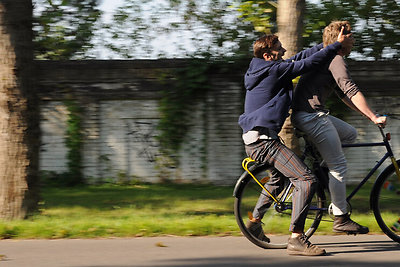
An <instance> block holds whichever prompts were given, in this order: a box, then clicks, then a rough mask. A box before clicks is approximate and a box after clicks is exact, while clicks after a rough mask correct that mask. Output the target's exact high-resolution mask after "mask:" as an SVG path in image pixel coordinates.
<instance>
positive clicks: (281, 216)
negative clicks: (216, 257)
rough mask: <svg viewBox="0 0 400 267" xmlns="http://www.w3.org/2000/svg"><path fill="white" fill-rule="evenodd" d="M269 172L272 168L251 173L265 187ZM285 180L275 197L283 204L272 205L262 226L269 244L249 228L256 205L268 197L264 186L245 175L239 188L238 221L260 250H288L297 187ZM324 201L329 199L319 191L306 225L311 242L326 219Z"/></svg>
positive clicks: (246, 235)
mask: <svg viewBox="0 0 400 267" xmlns="http://www.w3.org/2000/svg"><path fill="white" fill-rule="evenodd" d="M268 168H269V167H268V166H259V165H254V166H252V167H251V168H250V171H251V172H252V173H253V175H254V176H255V177H256V178H257V179H258V181H260V182H261V183H262V184H265V183H266V180H267V179H266V178H265V177H267V176H268ZM284 180H285V181H284V184H283V187H282V190H280V192H278V193H277V194H276V195H275V198H276V199H278V200H279V201H280V202H281V203H280V204H276V203H274V202H273V201H271V205H270V206H269V208H267V209H266V211H265V214H264V216H263V219H262V223H261V226H262V229H263V231H264V233H265V236H267V237H268V239H269V242H268V241H265V240H262V239H261V238H259V237H257V236H255V235H253V234H252V233H251V232H250V231H249V229H247V227H246V224H247V222H248V220H249V219H250V218H251V217H252V214H253V209H254V206H255V205H256V203H257V201H258V199H259V197H260V194H266V192H263V190H262V188H261V186H260V185H258V184H257V183H256V182H255V181H254V179H253V178H252V177H251V176H250V175H249V174H248V173H247V172H244V173H243V174H242V176H241V177H240V178H239V180H238V182H237V184H236V186H235V191H234V196H235V203H234V211H235V218H236V221H237V223H238V225H239V228H240V230H241V231H242V233H243V235H244V236H245V237H246V238H247V239H248V240H249V241H251V242H252V243H254V244H255V245H257V246H259V247H262V248H286V247H287V240H288V234H289V226H290V219H291V213H292V193H293V188H294V187H293V185H292V184H291V183H290V182H289V179H284ZM322 192H323V191H322ZM321 194H322V195H321ZM324 197H325V195H324V194H323V193H321V191H320V190H318V193H316V194H315V195H314V197H313V201H312V203H311V207H310V210H309V213H308V216H307V220H306V225H305V230H306V232H305V235H306V236H307V238H309V237H310V236H311V235H312V234H313V233H314V232H315V230H316V229H317V228H318V225H319V223H320V221H321V219H322V215H323V207H324V203H325V202H324V199H325V198H324Z"/></svg>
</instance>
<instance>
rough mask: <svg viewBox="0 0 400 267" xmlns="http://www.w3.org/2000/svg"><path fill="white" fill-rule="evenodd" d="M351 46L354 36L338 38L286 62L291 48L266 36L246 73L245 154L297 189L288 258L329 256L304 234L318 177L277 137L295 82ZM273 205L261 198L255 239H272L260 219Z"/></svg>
mask: <svg viewBox="0 0 400 267" xmlns="http://www.w3.org/2000/svg"><path fill="white" fill-rule="evenodd" d="M349 42H351V38H350V35H343V34H339V35H338V36H337V41H336V42H334V43H333V44H331V45H329V46H326V47H325V48H324V49H322V50H321V48H322V45H317V46H315V47H313V48H310V49H307V50H305V51H302V52H300V53H298V54H297V55H295V56H294V57H292V58H290V59H288V60H282V57H283V55H284V54H285V52H286V50H285V49H284V48H283V47H282V44H281V43H280V41H279V40H278V37H277V36H275V35H266V36H263V37H261V38H259V39H258V40H257V41H256V42H255V43H254V46H253V49H254V58H253V59H252V61H251V63H250V66H249V69H248V71H247V72H246V74H245V78H244V79H245V87H246V100H245V110H244V111H245V112H244V113H243V114H242V115H241V116H240V118H239V125H240V126H241V127H242V129H243V140H244V143H245V148H246V153H247V155H248V156H249V157H251V158H252V159H254V160H256V161H258V162H261V163H267V164H269V165H271V166H273V167H274V168H275V169H276V170H278V172H279V173H281V174H283V175H284V176H285V177H287V178H289V179H290V180H291V181H292V183H293V185H294V186H295V190H294V193H293V209H292V220H291V225H290V229H289V230H290V231H291V232H292V234H291V236H290V238H289V241H288V248H287V250H288V253H289V254H295V255H309V256H315V255H323V254H325V250H324V249H321V248H318V247H317V246H315V245H312V244H311V243H310V242H309V241H307V240H306V238H305V237H304V235H303V232H304V223H305V219H306V215H307V211H308V207H309V204H310V201H311V198H312V196H313V194H314V190H315V182H316V178H315V176H314V175H313V174H312V173H311V171H310V170H309V169H308V168H307V166H306V165H305V164H304V163H303V162H302V161H301V160H300V159H299V158H298V157H297V156H296V155H295V154H294V153H293V152H292V151H291V150H290V149H289V148H287V147H286V146H285V145H283V144H282V143H281V142H280V140H279V137H278V133H279V131H280V130H281V128H282V125H283V123H284V121H285V119H286V117H287V116H288V111H289V108H290V105H291V100H292V91H293V84H292V79H293V78H295V77H297V76H299V75H302V74H304V73H306V72H308V71H311V70H315V69H317V68H319V67H321V66H323V65H325V64H328V63H329V62H330V61H331V60H332V58H333V57H334V56H335V55H336V53H337V52H338V51H339V50H340V49H341V48H342V47H346V46H348V45H349V44H348V43H349ZM266 187H268V188H267V189H268V190H269V189H271V192H274V190H275V189H277V187H279V186H278V185H274V184H273V182H269V183H268V184H267V185H266ZM268 202H269V199H268V198H267V197H265V196H264V194H261V195H260V199H259V201H258V203H257V204H256V207H255V209H254V212H253V218H251V220H250V221H249V222H248V225H247V227H248V229H249V230H250V232H252V234H253V235H255V236H257V237H259V238H260V239H264V240H268V238H267V237H266V236H265V235H264V233H263V230H262V227H261V219H262V216H263V212H262V210H263V209H265V208H266V207H267V206H268V204H270V203H268Z"/></svg>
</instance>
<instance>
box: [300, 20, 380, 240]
mask: <svg viewBox="0 0 400 267" xmlns="http://www.w3.org/2000/svg"><path fill="white" fill-rule="evenodd" d="M343 27H344V29H345V31H344V34H348V33H350V32H351V26H350V24H349V22H348V21H333V22H332V23H331V24H329V25H328V26H327V27H326V28H325V30H324V34H323V41H324V45H325V46H327V45H329V44H331V43H333V42H335V40H336V38H337V36H338V35H339V32H340V29H341V28H343ZM353 44H354V40H353V42H350V43H346V45H343V47H342V49H341V50H340V51H339V53H338V55H336V56H335V57H334V59H333V60H332V61H331V62H330V63H328V64H326V65H325V66H324V67H322V68H318V69H315V70H314V71H312V72H309V73H306V74H304V75H303V76H302V77H301V78H300V80H299V83H298V85H297V87H296V90H295V94H294V99H293V106H292V108H293V114H292V122H293V124H294V125H295V127H297V128H299V129H300V130H302V131H303V132H305V133H306V134H307V135H308V136H309V137H310V138H311V140H312V142H313V143H314V144H315V145H316V147H317V149H318V151H319V152H320V153H321V156H322V158H323V159H324V161H325V163H326V165H327V167H328V168H329V190H330V194H331V200H332V211H333V214H334V215H335V219H334V223H333V231H335V232H347V233H353V234H357V233H359V234H366V233H368V232H369V229H368V227H365V226H361V225H359V224H358V223H356V222H354V221H352V220H351V219H350V215H349V214H348V210H347V201H346V185H345V179H346V173H347V166H346V158H345V156H344V153H343V150H342V143H352V142H354V140H355V139H356V137H357V132H356V130H355V129H354V127H353V126H351V125H350V124H348V123H346V122H344V121H342V120H340V119H338V118H336V117H334V116H331V115H328V114H329V112H328V110H326V108H325V102H326V99H327V97H328V96H329V95H330V94H331V92H332V91H336V92H337V94H338V95H339V96H340V97H341V98H342V100H343V101H344V102H345V103H346V104H347V105H348V106H349V107H351V108H352V109H354V110H356V111H358V112H360V113H361V114H362V115H364V116H365V117H367V118H368V119H369V120H371V121H372V122H374V123H375V124H381V125H385V124H386V117H383V116H379V115H376V114H375V113H374V112H372V110H371V109H370V108H369V106H368V104H367V101H366V99H365V98H364V95H363V94H362V93H361V91H360V90H359V88H358V86H357V85H356V84H355V83H354V82H353V80H352V78H351V77H350V74H349V71H348V69H347V65H346V63H345V61H344V58H343V57H344V56H347V55H349V54H350V51H351V48H352V47H353Z"/></svg>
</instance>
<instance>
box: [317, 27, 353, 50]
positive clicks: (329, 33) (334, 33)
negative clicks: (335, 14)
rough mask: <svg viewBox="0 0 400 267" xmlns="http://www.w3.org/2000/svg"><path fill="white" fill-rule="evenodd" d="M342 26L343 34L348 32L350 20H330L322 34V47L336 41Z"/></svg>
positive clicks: (349, 30)
mask: <svg viewBox="0 0 400 267" xmlns="http://www.w3.org/2000/svg"><path fill="white" fill-rule="evenodd" d="M342 26H343V27H344V31H343V34H349V33H350V32H351V26H350V22H348V21H347V20H342V21H339V20H336V21H332V22H331V23H330V24H329V25H328V26H326V27H325V29H324V34H323V35H322V40H323V42H324V47H325V46H327V45H330V44H333V43H334V42H336V40H337V37H338V35H339V33H340V30H341V28H342Z"/></svg>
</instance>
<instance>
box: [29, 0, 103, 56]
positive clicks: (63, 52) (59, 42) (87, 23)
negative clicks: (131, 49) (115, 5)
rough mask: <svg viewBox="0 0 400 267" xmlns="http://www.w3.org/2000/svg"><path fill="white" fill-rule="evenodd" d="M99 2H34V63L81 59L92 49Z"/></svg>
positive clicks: (58, 0) (40, 0)
mask: <svg viewBox="0 0 400 267" xmlns="http://www.w3.org/2000/svg"><path fill="white" fill-rule="evenodd" d="M98 2H99V1H98V0H33V3H34V5H35V6H34V10H35V12H34V24H33V31H34V53H35V57H36V58H37V59H51V60H66V59H73V58H78V59H79V58H84V57H85V52H86V51H87V50H89V49H90V48H92V47H93V44H92V43H91V40H92V38H93V36H94V33H95V32H94V31H95V28H96V22H97V20H98V19H99V17H100V15H101V12H100V10H99V9H98V7H97V5H98Z"/></svg>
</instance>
